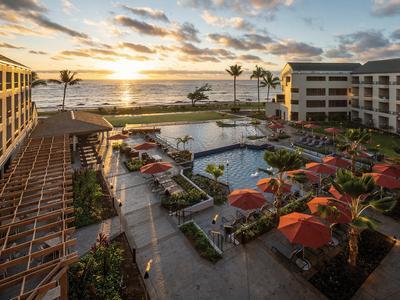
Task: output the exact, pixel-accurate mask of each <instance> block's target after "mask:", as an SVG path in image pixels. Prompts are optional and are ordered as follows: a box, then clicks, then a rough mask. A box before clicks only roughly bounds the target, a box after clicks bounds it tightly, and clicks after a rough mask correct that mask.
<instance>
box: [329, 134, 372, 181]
mask: <svg viewBox="0 0 400 300" xmlns="http://www.w3.org/2000/svg"><path fill="white" fill-rule="evenodd" d="M370 139H371V134H370V132H369V131H368V130H366V129H361V128H350V129H347V130H346V132H345V133H344V134H343V135H339V136H338V140H339V142H338V144H337V147H338V149H339V150H341V151H345V152H346V153H347V154H348V155H349V156H350V158H351V171H352V172H353V173H354V172H355V171H356V158H357V157H358V156H359V155H360V153H361V151H362V148H363V145H365V144H366V143H368V142H369V140H370Z"/></svg>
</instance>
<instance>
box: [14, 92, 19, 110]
mask: <svg viewBox="0 0 400 300" xmlns="http://www.w3.org/2000/svg"><path fill="white" fill-rule="evenodd" d="M18 110H19V95H18V94H15V95H14V111H15V112H16V113H17V112H18Z"/></svg>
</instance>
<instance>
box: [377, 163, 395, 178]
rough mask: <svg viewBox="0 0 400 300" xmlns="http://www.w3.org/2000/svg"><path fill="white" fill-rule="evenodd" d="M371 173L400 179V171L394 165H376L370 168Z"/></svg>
mask: <svg viewBox="0 0 400 300" xmlns="http://www.w3.org/2000/svg"><path fill="white" fill-rule="evenodd" d="M372 171H374V172H376V173H381V174H384V175H388V176H392V177H400V169H399V167H398V166H395V165H389V164H376V165H374V166H373V167H372Z"/></svg>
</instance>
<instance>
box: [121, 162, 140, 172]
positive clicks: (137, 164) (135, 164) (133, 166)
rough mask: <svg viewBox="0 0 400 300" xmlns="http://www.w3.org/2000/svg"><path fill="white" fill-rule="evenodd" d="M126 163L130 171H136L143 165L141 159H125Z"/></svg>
mask: <svg viewBox="0 0 400 300" xmlns="http://www.w3.org/2000/svg"><path fill="white" fill-rule="evenodd" d="M124 165H125V167H126V168H127V169H128V171H129V172H136V171H139V170H140V168H141V167H142V166H143V161H142V160H139V159H136V160H129V161H124Z"/></svg>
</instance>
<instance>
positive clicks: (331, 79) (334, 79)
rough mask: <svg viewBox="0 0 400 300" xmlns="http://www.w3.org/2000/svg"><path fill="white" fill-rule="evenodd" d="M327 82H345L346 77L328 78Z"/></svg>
mask: <svg viewBox="0 0 400 300" xmlns="http://www.w3.org/2000/svg"><path fill="white" fill-rule="evenodd" d="M329 81H347V76H329Z"/></svg>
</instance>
